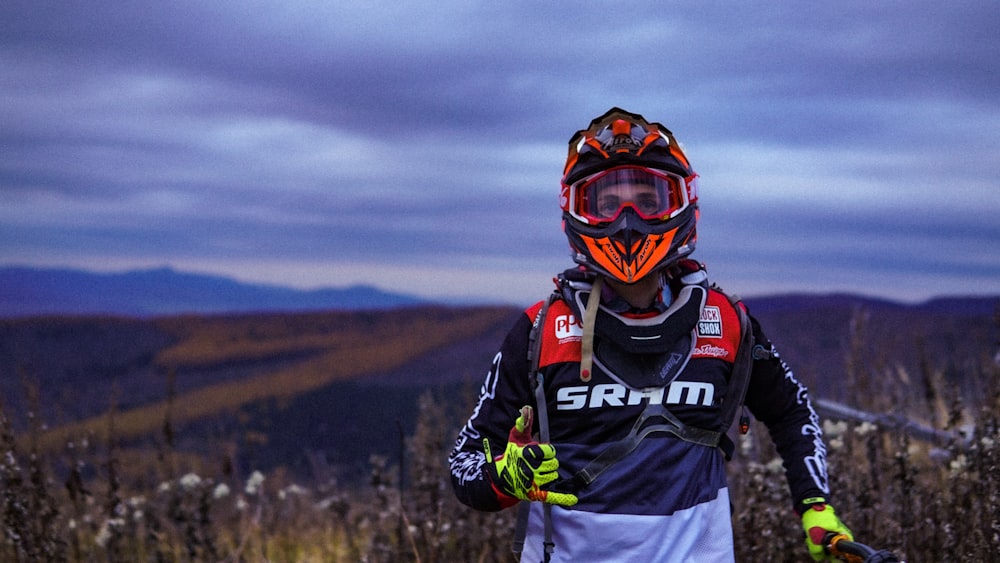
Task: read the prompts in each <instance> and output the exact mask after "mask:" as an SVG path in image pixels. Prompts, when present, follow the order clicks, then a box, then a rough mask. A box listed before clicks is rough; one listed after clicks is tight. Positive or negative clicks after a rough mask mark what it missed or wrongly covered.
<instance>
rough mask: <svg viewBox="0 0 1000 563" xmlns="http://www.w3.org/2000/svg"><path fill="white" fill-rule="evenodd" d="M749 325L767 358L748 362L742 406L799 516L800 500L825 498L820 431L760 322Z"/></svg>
mask: <svg viewBox="0 0 1000 563" xmlns="http://www.w3.org/2000/svg"><path fill="white" fill-rule="evenodd" d="M751 324H752V326H753V331H754V340H755V342H756V344H757V345H761V346H763V347H764V349H765V350H769V351H770V352H771V354H770V357H769V358H766V359H759V360H755V361H754V364H753V371H752V372H751V376H750V386H749V388H748V390H747V395H746V405H747V407H748V408H749V409H750V412H751V413H753V415H754V417H756V418H757V419H758V420H760V421H761V422H763V423H764V425H765V426H767V429H768V432H769V433H770V435H771V439H772V441H773V442H774V445H775V448H776V449H777V450H778V453H779V455H781V458H782V461H783V462H784V468H785V475H786V477H787V479H788V486H789V489H790V492H791V497H792V502H793V506H794V508H795V509H796V511H797V512H801V510H802V509H803V504H802V501H803V500H805V499H807V498H813V497H823V498H827V499H828V498H829V494H830V485H829V478H828V476H827V463H826V445H825V444H824V442H823V431H822V429H821V427H820V421H819V416H818V415H817V414H816V411H815V409H814V408H813V406H812V403H811V401H810V400H809V392H808V390H807V389H806V386H805V385H803V384H802V383H801V382H800V381H799V380H798V379H797V378H796V377H795V374H794V373H793V372H792V370H791V368H790V367H789V366H788V364H786V363H785V361H784V360H782V359H781V356H780V355H778V352H777V350H776V349H775V347H774V345H773V344H772V343H771V341H770V340H768V338H767V337H766V336H765V335H764V332H763V330H762V329H761V327H760V323H758V322H757V320H756V319H754V318H753V317H751Z"/></svg>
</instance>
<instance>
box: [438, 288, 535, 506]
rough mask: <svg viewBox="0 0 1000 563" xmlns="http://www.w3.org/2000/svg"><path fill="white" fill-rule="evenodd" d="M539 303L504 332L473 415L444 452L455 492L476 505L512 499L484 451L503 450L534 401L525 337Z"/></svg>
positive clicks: (500, 503)
mask: <svg viewBox="0 0 1000 563" xmlns="http://www.w3.org/2000/svg"><path fill="white" fill-rule="evenodd" d="M538 307H539V306H537V305H536V306H535V307H533V308H531V309H529V310H528V311H527V312H526V313H525V314H524V315H522V316H521V317H519V318H518V320H517V321H516V322H515V324H514V326H513V328H512V329H511V330H510V332H508V334H507V336H506V338H505V339H504V341H503V343H502V344H501V346H500V350H499V351H498V352H497V354H496V355H495V356H494V357H493V362H492V365H490V368H489V371H488V372H487V374H486V380H485V381H484V382H483V386H482V388H481V389H480V391H479V399H478V402H477V403H476V406H475V408H474V409H473V411H472V415H471V416H470V417H469V420H468V421H467V422H466V423H465V426H463V427H462V429H461V430H460V431H459V434H458V439H457V440H456V441H455V446H454V448H453V449H452V451H451V454H450V455H449V456H448V465H449V469H450V471H451V482H452V487H453V488H454V490H455V495H456V496H457V497H458V500H459V501H461V502H462V503H463V504H465V505H467V506H470V507H472V508H475V509H477V510H484V511H497V510H500V509H503V508H506V507H508V506H510V505H511V504H514V503H515V502H516V499H513V498H511V497H507V496H506V495H504V494H503V493H500V492H499V491H496V490H495V489H494V488H493V485H492V483H491V482H490V479H489V477H488V476H487V473H486V469H485V467H484V466H485V464H486V462H487V455H488V454H489V453H491V454H492V455H494V456H496V455H499V454H502V453H503V451H504V448H505V447H506V445H507V436H508V434H509V432H510V428H511V427H512V426H513V425H514V421H515V420H516V419H517V417H518V414H519V412H518V411H519V410H520V408H521V407H522V406H524V405H533V404H534V396H533V394H532V392H531V384H530V382H529V381H528V371H529V368H530V366H529V364H528V338H529V334H530V331H531V325H532V322H533V321H534V313H535V312H536V311H537V310H538Z"/></svg>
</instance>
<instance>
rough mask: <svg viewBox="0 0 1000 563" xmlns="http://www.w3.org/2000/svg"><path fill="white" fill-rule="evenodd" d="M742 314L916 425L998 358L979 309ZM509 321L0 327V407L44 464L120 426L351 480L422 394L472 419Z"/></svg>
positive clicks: (414, 315) (277, 318)
mask: <svg viewBox="0 0 1000 563" xmlns="http://www.w3.org/2000/svg"><path fill="white" fill-rule="evenodd" d="M748 305H749V307H750V310H751V312H752V313H754V314H755V315H756V316H757V317H758V318H759V319H760V320H761V322H762V323H763V325H764V326H765V328H766V330H767V333H768V335H769V336H770V338H771V339H772V340H773V341H774V342H775V344H776V345H777V346H778V348H779V350H780V351H781V353H782V357H783V358H784V359H785V360H786V361H788V363H789V364H790V365H791V366H792V367H793V369H794V370H795V372H796V374H797V375H798V376H799V378H800V379H802V380H803V381H804V382H805V383H807V384H808V385H809V386H810V387H811V389H812V392H813V395H814V396H821V397H824V398H830V399H834V400H838V401H842V402H844V403H846V404H853V405H858V406H872V405H874V406H875V407H877V408H905V409H907V412H906V414H907V415H908V416H911V417H915V418H917V419H927V418H928V417H929V416H930V415H929V411H928V410H927V407H926V405H925V403H926V397H927V396H928V389H930V388H932V387H934V386H935V385H937V386H940V385H941V383H942V382H946V383H947V384H948V385H951V386H952V387H953V389H955V390H958V391H960V392H961V393H959V394H965V395H966V397H967V398H969V399H970V400H975V397H974V393H975V390H974V389H973V388H971V387H970V386H969V385H968V384H967V382H966V381H965V379H964V378H966V377H967V376H968V374H969V373H973V374H975V373H976V371H975V370H978V369H980V368H979V367H978V366H982V365H987V364H989V363H990V362H991V361H992V357H993V354H994V353H995V352H996V343H997V326H996V323H995V321H994V319H993V316H992V309H991V308H990V307H984V306H982V304H979V305H978V306H975V307H973V306H969V304H967V303H965V304H962V303H959V304H958V305H959V306H955V307H951V308H941V307H931V308H924V307H919V306H901V305H895V304H886V303H883V302H873V301H868V300H864V299H859V298H852V297H838V298H830V297H828V296H817V297H813V298H797V299H787V300H779V301H777V302H767V301H755V300H748ZM970 311H971V312H970ZM986 311H990V312H986ZM518 314H520V312H519V310H518V309H515V308H504V307H439V306H421V307H406V308H398V309H390V310H370V311H328V312H309V313H285V314H281V313H256V314H243V315H210V316H203V315H184V316H168V317H158V318H153V319H132V318H120V317H36V318H30V319H13V320H10V319H9V320H0V397H2V403H3V406H4V408H5V411H6V412H7V413H8V414H9V415H10V416H11V418H12V420H13V422H14V423H15V425H16V426H18V427H19V428H21V429H22V430H23V429H24V428H25V427H26V426H27V419H26V413H27V412H28V410H34V411H36V412H37V414H38V419H39V420H41V421H43V422H44V423H45V424H47V425H48V426H49V428H50V429H49V430H48V431H47V432H46V434H45V436H44V441H43V445H47V446H48V447H56V448H58V447H62V445H63V444H64V443H65V442H66V440H70V439H75V438H79V437H81V436H84V435H93V436H95V437H98V438H101V437H104V436H105V435H106V433H107V429H108V427H109V425H108V424H109V419H108V417H107V413H108V412H109V411H110V410H112V409H113V410H114V411H115V412H116V414H115V417H114V428H115V430H114V432H115V438H116V439H117V440H119V441H121V442H122V443H123V444H125V445H134V446H140V445H142V444H147V445H148V444H153V443H160V444H162V443H163V442H164V441H165V440H166V439H167V438H166V437H165V436H163V432H164V429H165V422H166V421H169V423H170V427H169V428H170V431H171V432H172V435H171V437H170V440H172V441H175V442H176V445H177V447H178V448H180V449H182V450H184V451H189V452H194V453H196V454H198V455H201V456H207V457H209V458H217V457H218V456H220V455H223V454H224V455H225V456H226V457H227V459H229V461H231V462H235V463H238V464H241V465H242V466H243V467H245V468H258V467H259V468H273V467H277V466H285V467H288V468H289V469H291V470H292V471H296V472H309V471H314V470H315V465H316V464H317V463H321V464H332V465H335V466H338V467H355V468H361V467H363V466H364V465H365V464H366V463H367V462H368V457H369V455H371V454H375V453H377V454H379V455H385V456H387V457H390V458H393V457H395V456H396V455H397V454H398V451H399V449H400V437H401V433H402V434H408V433H409V432H411V431H412V428H413V420H414V416H415V410H416V409H415V405H416V399H417V397H418V396H419V395H420V394H421V393H423V392H426V391H432V392H433V393H435V395H436V396H438V397H440V398H444V399H445V400H444V401H443V404H446V405H448V407H447V408H448V409H449V412H443V413H441V421H442V424H449V425H456V424H457V423H456V420H457V419H458V418H459V417H462V416H465V415H467V414H468V409H469V408H470V407H471V404H472V400H473V399H474V395H475V393H476V392H477V391H478V387H479V385H480V384H481V383H482V379H483V376H484V375H485V373H486V370H487V369H488V367H489V363H490V359H491V358H492V357H493V354H494V353H495V351H496V348H497V347H498V346H499V344H500V342H501V340H502V339H503V336H504V334H505V333H506V331H507V330H508V329H509V328H510V326H511V325H512V323H513V322H514V319H515V318H516V316H517V315H518ZM970 369H971V370H972V371H970ZM890 388H894V389H899V388H902V389H904V390H905V393H907V394H908V395H907V396H905V397H902V398H900V397H899V395H898V391H894V392H893V394H892V395H891V396H892V397H895V398H896V399H897V403H895V404H892V405H882V406H880V405H879V404H878V403H877V402H876V399H877V398H878V397H879V395H880V394H884V395H885V396H886V397H889V396H890V394H889V393H888V391H887V390H888V389H890ZM32 389H34V390H35V391H34V392H26V390H29V391H30V390H32ZM937 393H939V394H940V390H938V391H937ZM32 395H36V396H37V397H38V398H37V400H36V401H35V404H37V408H35V407H32V404H33V403H32V401H33V400H32V399H30V398H29V397H31V396H32ZM455 431H457V426H456V428H455ZM130 447H131V446H130Z"/></svg>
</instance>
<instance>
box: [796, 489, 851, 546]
mask: <svg viewBox="0 0 1000 563" xmlns="http://www.w3.org/2000/svg"><path fill="white" fill-rule="evenodd" d="M805 502H806V503H807V504H811V505H812V506H811V507H810V508H808V509H806V511H805V512H803V513H802V528H803V529H804V530H805V531H806V547H808V548H809V555H812V558H813V559H814V560H816V561H834V559H833V558H832V557H831V556H830V555H829V554H828V553H826V550H825V549H824V547H823V537H824V536H826V534H828V533H830V532H834V533H836V534H843V535H845V536H847V539H848V540H850V541H854V534H853V533H851V531H850V530H848V529H847V526H845V525H844V523H843V522H841V521H840V518H837V513H836V512H834V510H833V507H832V506H830V505H829V504H826V499H824V498H815V499H806V500H805Z"/></svg>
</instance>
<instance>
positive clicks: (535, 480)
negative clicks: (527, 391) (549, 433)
mask: <svg viewBox="0 0 1000 563" xmlns="http://www.w3.org/2000/svg"><path fill="white" fill-rule="evenodd" d="M534 418H535V414H534V410H533V409H532V408H531V407H530V406H524V407H521V416H519V417H517V420H516V421H514V427H513V428H511V429H510V434H509V435H508V437H507V449H506V450H505V451H504V453H503V455H500V456H497V457H496V458H495V459H494V460H493V463H488V464H487V469H488V473H489V475H490V479H491V481H492V482H493V488H494V490H496V491H497V492H498V493H499V494H498V495H497V496H498V497H499V498H500V503H501V505H505V506H510V505H512V504H514V503H515V502H516V500H514V499H519V500H528V501H538V502H544V503H547V504H558V505H560V506H573V505H574V504H576V502H577V498H576V495H572V494H569V493H556V492H551V491H546V490H543V489H542V488H541V487H543V486H544V485H547V484H549V483H551V482H552V481H555V480H556V478H557V477H559V474H558V473H557V472H556V470H557V469H558V468H559V460H557V459H556V448H555V446H553V445H552V444H540V443H538V442H536V441H534V440H532V438H531V424H532V422H533V421H534ZM485 445H486V455H487V457H489V455H490V452H489V442H486V443H485ZM501 495H503V496H506V497H507V499H510V500H509V502H508V501H507V499H504V498H503V497H502V496H501Z"/></svg>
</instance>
